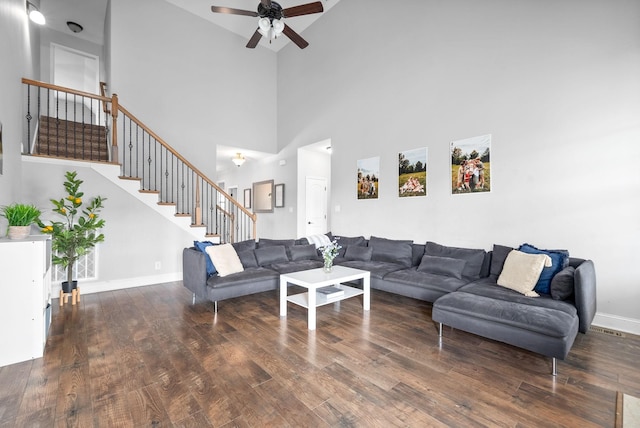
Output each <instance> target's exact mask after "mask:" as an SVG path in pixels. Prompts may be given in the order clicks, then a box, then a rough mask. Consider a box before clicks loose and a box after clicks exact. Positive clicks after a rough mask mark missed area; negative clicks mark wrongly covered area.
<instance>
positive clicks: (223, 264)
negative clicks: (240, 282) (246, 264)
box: [205, 244, 244, 276]
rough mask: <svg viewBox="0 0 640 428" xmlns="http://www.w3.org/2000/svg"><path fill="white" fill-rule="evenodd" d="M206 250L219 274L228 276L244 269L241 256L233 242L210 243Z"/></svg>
mask: <svg viewBox="0 0 640 428" xmlns="http://www.w3.org/2000/svg"><path fill="white" fill-rule="evenodd" d="M205 251H206V252H207V254H209V257H211V262H213V265H214V266H215V267H216V270H217V271H218V276H227V275H230V274H232V273H237V272H242V271H243V270H244V268H243V267H242V262H241V261H240V257H238V253H236V249H235V248H233V245H231V244H222V245H210V246H208V247H206V248H205Z"/></svg>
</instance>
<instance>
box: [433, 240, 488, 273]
mask: <svg viewBox="0 0 640 428" xmlns="http://www.w3.org/2000/svg"><path fill="white" fill-rule="evenodd" d="M424 253H425V255H428V256H437V257H450V258H452V259H461V260H466V262H467V263H466V264H465V266H464V270H463V271H462V276H464V277H467V278H475V279H477V278H480V271H481V270H482V263H483V262H484V256H485V254H486V253H487V252H486V251H485V250H479V249H473V248H458V247H447V246H444V245H440V244H436V243H435V242H427V244H426V245H425V249H424Z"/></svg>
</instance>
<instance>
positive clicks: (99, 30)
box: [34, 0, 340, 167]
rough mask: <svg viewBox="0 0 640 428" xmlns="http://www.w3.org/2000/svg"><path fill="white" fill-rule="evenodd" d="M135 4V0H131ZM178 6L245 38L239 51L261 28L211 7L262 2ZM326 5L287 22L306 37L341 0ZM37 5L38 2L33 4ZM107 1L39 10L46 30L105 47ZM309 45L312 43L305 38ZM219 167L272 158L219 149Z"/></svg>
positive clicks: (180, 2)
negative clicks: (75, 27) (238, 159)
mask: <svg viewBox="0 0 640 428" xmlns="http://www.w3.org/2000/svg"><path fill="white" fill-rule="evenodd" d="M132 1H135V0H132ZM165 1H167V2H168V3H171V4H173V5H175V6H177V7H180V8H182V9H184V10H186V11H188V12H190V13H193V14H194V15H197V16H199V17H201V18H203V19H206V20H207V21H209V22H211V23H212V24H215V25H218V26H220V27H222V28H225V29H226V30H229V31H231V32H233V33H236V34H238V35H240V36H241V37H242V39H241V40H240V41H239V43H238V49H246V48H245V45H246V41H248V40H249V38H250V37H251V36H252V35H253V33H254V31H255V30H256V28H257V26H258V19H257V18H253V17H249V16H238V15H228V14H221V13H213V12H211V6H212V5H215V6H227V7H233V8H235V9H245V10H251V11H253V10H257V8H258V3H259V2H260V0H165ZM312 1H314V0H278V3H279V4H280V5H281V6H282V7H283V8H287V7H291V6H298V5H301V4H306V3H310V2H312ZM321 1H322V3H323V6H324V12H323V13H316V14H313V15H305V16H296V17H293V18H289V19H287V20H286V22H287V25H289V26H290V27H291V28H292V29H293V30H295V31H296V32H297V33H299V34H301V35H302V37H304V34H303V31H304V30H305V29H306V28H307V27H309V26H310V25H311V24H313V23H314V22H316V21H317V20H318V19H319V18H321V17H322V15H324V13H326V12H327V10H329V9H330V8H332V7H333V6H334V5H335V4H336V3H338V1H340V0H321ZM34 3H36V4H37V2H34ZM107 3H108V0H40V11H41V12H42V13H43V14H44V16H45V17H46V20H47V23H46V27H49V28H51V29H53V30H56V31H59V32H61V33H64V34H68V35H71V36H75V37H79V38H81V39H84V40H88V41H90V42H92V43H96V44H98V45H103V44H104V21H105V16H106V10H107ZM67 21H74V22H77V23H78V24H80V25H82V27H83V28H84V29H83V31H82V32H80V33H73V32H71V30H70V29H69V28H68V27H67ZM305 39H306V40H307V41H308V42H309V44H312V43H313V40H310V39H308V38H305ZM287 43H290V41H289V39H288V38H287V37H285V36H281V37H279V38H278V39H276V40H274V41H273V42H272V43H269V42H268V41H267V40H265V38H264V37H263V38H262V40H261V41H260V46H263V47H265V48H268V49H271V50H273V51H278V50H280V49H282V48H283V47H284V46H286V45H287ZM320 145H321V146H322V147H320V148H319V149H318V150H319V151H320V152H326V147H325V145H324V143H322V144H320ZM217 152H218V167H221V166H223V165H225V164H226V163H228V164H231V157H232V156H233V155H235V153H236V152H242V153H243V155H245V156H246V157H247V161H248V162H249V161H251V160H253V161H256V160H259V159H264V158H265V157H268V156H272V155H269V154H267V153H262V152H258V151H249V150H244V149H238V148H236V147H229V146H219V147H218V150H217Z"/></svg>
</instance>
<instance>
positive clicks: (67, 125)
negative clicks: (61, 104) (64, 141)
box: [39, 116, 106, 134]
mask: <svg viewBox="0 0 640 428" xmlns="http://www.w3.org/2000/svg"><path fill="white" fill-rule="evenodd" d="M39 128H40V130H42V129H45V130H52V129H57V130H60V131H62V130H65V129H66V130H72V129H77V130H78V132H82V130H83V129H84V132H85V134H86V133H94V132H95V133H98V132H102V133H106V127H104V126H102V125H96V124H92V123H82V122H74V121H73V120H65V119H59V118H57V117H51V116H40V124H39Z"/></svg>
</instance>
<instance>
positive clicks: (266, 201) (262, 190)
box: [253, 180, 273, 213]
mask: <svg viewBox="0 0 640 428" xmlns="http://www.w3.org/2000/svg"><path fill="white" fill-rule="evenodd" d="M253 212H256V213H272V212H273V180H265V181H258V182H256V183H253Z"/></svg>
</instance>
